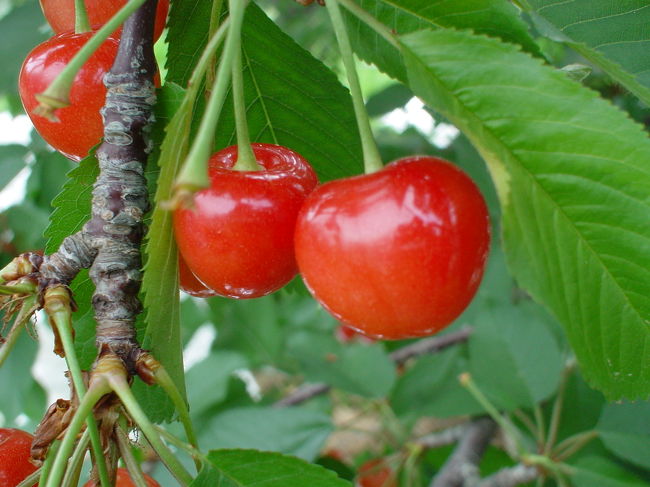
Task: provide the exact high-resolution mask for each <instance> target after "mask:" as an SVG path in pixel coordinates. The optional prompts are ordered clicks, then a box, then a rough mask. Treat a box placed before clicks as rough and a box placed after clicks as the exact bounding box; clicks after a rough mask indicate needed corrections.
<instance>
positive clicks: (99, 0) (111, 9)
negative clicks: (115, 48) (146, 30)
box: [40, 0, 169, 39]
mask: <svg viewBox="0 0 650 487" xmlns="http://www.w3.org/2000/svg"><path fill="white" fill-rule="evenodd" d="M40 1H41V9H43V14H44V15H45V18H46V19H47V22H48V23H49V24H50V26H51V27H52V30H53V31H54V33H55V34H61V33H62V32H68V31H73V30H74V24H75V15H74V0H40ZM126 1H127V0H110V1H107V0H85V1H84V3H85V4H86V11H87V12H88V21H89V23H90V25H91V26H92V27H93V29H98V28H99V27H101V26H102V25H104V24H105V23H106V22H108V21H109V20H110V18H111V17H112V16H113V15H115V14H116V13H117V11H118V10H119V9H121V8H122V7H123V6H124V4H126ZM168 10H169V0H158V8H157V10H156V26H155V30H154V39H158V38H159V37H160V34H162V31H163V29H164V28H165V22H166V21H167V12H168ZM118 32H120V31H118ZM113 37H119V33H118V34H114V35H113Z"/></svg>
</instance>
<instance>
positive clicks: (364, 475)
mask: <svg viewBox="0 0 650 487" xmlns="http://www.w3.org/2000/svg"><path fill="white" fill-rule="evenodd" d="M356 485H357V486H358V487H397V478H396V476H395V473H394V472H393V470H392V469H391V468H390V466H389V465H388V464H387V463H386V461H385V460H384V459H383V458H375V459H373V460H368V461H367V462H366V463H364V464H363V465H361V467H359V473H358V474H357V482H356Z"/></svg>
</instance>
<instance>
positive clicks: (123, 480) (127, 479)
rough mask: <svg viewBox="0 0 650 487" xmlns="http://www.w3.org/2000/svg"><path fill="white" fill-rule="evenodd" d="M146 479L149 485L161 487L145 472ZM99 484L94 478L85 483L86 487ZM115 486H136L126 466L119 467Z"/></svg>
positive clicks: (149, 486) (93, 486)
mask: <svg viewBox="0 0 650 487" xmlns="http://www.w3.org/2000/svg"><path fill="white" fill-rule="evenodd" d="M144 480H145V482H147V485H148V487H160V484H159V483H158V482H156V481H155V480H154V479H152V478H151V477H149V475H147V474H144ZM96 485H98V484H95V482H93V481H92V480H89V481H88V482H86V483H85V484H84V487H95V486H96ZM115 487H135V482H133V480H131V475H129V471H128V470H127V469H125V468H118V469H117V475H116V478H115Z"/></svg>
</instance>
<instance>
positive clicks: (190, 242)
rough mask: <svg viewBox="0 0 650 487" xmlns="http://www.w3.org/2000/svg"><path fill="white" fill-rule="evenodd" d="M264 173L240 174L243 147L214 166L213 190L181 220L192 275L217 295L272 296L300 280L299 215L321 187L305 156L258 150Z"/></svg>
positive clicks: (177, 220)
mask: <svg viewBox="0 0 650 487" xmlns="http://www.w3.org/2000/svg"><path fill="white" fill-rule="evenodd" d="M252 147H253V152H254V154H255V157H256V159H257V162H258V163H259V164H260V165H261V166H262V169H260V170H258V171H238V170H233V169H232V167H233V166H234V165H235V162H236V160H237V147H236V146H231V147H227V148H225V149H223V150H221V151H219V152H217V153H215V154H213V155H212V156H211V158H210V162H209V176H210V182H211V186H210V188H208V189H205V190H202V191H199V192H197V193H196V194H195V195H194V205H193V207H192V208H179V209H177V210H175V212H174V234H175V237H176V242H177V243H178V248H179V251H180V253H181V255H182V257H183V259H184V260H185V262H186V263H187V266H188V267H189V269H190V270H191V271H192V273H193V274H194V275H195V276H196V277H197V278H198V279H199V280H200V281H201V282H202V283H203V284H204V285H205V286H206V287H208V288H209V289H212V290H214V291H215V292H216V293H217V294H218V295H220V296H225V297H231V298H237V299H245V298H255V297H260V296H264V295H267V294H269V293H272V292H273V291H276V290H278V289H280V288H281V287H282V286H284V285H286V284H287V283H288V282H289V281H290V280H291V279H292V278H293V277H294V276H295V275H296V273H297V270H298V268H297V265H296V260H295V254H294V246H293V237H294V230H295V224H296V218H297V216H298V212H299V210H300V208H301V206H302V204H303V202H304V201H305V198H306V197H307V195H308V194H309V193H310V192H311V191H312V190H313V189H314V187H315V186H316V184H317V183H318V180H317V177H316V173H315V172H314V170H313V169H312V167H311V166H310V165H309V163H308V162H307V161H306V160H305V159H304V158H303V157H302V156H300V155H299V154H298V153H296V152H294V151H292V150H290V149H288V148H286V147H283V146H279V145H274V144H261V143H255V144H252Z"/></svg>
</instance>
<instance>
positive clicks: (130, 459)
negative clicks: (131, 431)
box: [115, 418, 148, 487]
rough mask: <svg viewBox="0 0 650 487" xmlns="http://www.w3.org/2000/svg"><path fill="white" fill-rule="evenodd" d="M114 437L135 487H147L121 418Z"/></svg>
mask: <svg viewBox="0 0 650 487" xmlns="http://www.w3.org/2000/svg"><path fill="white" fill-rule="evenodd" d="M115 436H116V437H117V447H118V448H119V450H120V456H121V457H122V460H124V465H125V466H126V469H127V470H128V471H129V476H130V477H131V480H132V481H133V482H134V483H135V487H148V486H147V481H146V480H145V479H144V475H143V474H142V468H141V467H140V465H138V462H137V460H136V459H135V457H134V456H133V452H132V451H131V442H130V441H129V435H128V433H127V431H126V425H125V424H124V420H123V418H120V422H119V424H118V425H117V426H116V427H115Z"/></svg>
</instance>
